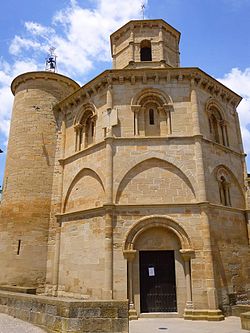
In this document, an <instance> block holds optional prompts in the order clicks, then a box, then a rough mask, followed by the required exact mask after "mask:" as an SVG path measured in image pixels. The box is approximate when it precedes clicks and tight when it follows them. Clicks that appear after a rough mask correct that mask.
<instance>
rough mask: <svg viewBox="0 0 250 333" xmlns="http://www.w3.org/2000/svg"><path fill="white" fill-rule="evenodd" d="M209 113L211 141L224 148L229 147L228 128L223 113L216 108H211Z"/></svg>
mask: <svg viewBox="0 0 250 333" xmlns="http://www.w3.org/2000/svg"><path fill="white" fill-rule="evenodd" d="M208 113H209V119H208V121H209V131H210V134H211V139H212V140H213V141H215V142H217V143H220V144H222V145H224V146H229V141H228V133H227V126H226V122H225V120H224V119H223V118H222V116H221V113H220V112H219V110H218V109H217V108H215V107H211V108H209V110H208Z"/></svg>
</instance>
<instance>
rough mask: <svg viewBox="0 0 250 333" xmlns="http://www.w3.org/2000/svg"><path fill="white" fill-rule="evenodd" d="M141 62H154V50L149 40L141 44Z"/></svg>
mask: <svg viewBox="0 0 250 333" xmlns="http://www.w3.org/2000/svg"><path fill="white" fill-rule="evenodd" d="M141 61H152V49H151V43H150V41H149V40H143V41H142V42H141Z"/></svg>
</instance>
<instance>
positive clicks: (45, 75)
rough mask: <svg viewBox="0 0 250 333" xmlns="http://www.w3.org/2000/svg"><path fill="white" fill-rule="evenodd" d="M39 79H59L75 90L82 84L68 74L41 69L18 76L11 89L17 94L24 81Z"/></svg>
mask: <svg viewBox="0 0 250 333" xmlns="http://www.w3.org/2000/svg"><path fill="white" fill-rule="evenodd" d="M37 79H43V80H45V81H46V80H51V81H58V82H62V83H64V84H66V85H67V86H70V87H72V88H73V89H74V90H78V89H79V88H80V85H79V84H78V83H76V82H75V81H74V80H72V79H70V78H69V77H67V76H64V75H61V74H57V73H52V72H46V71H39V72H28V73H23V74H21V75H19V76H17V77H16V78H15V79H14V80H13V81H12V83H11V91H12V94H13V95H15V92H16V89H17V88H18V86H19V85H20V84H22V83H25V82H27V81H30V80H37Z"/></svg>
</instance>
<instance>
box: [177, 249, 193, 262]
mask: <svg viewBox="0 0 250 333" xmlns="http://www.w3.org/2000/svg"><path fill="white" fill-rule="evenodd" d="M180 253H181V255H182V258H183V259H184V261H189V260H191V259H193V258H194V256H195V252H194V250H193V249H181V250H180Z"/></svg>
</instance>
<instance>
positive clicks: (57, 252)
mask: <svg viewBox="0 0 250 333" xmlns="http://www.w3.org/2000/svg"><path fill="white" fill-rule="evenodd" d="M60 245H61V223H59V225H58V227H57V229H56V237H55V251H54V262H53V275H52V276H53V278H52V285H53V290H52V296H57V293H58V283H59V262H60Z"/></svg>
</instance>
